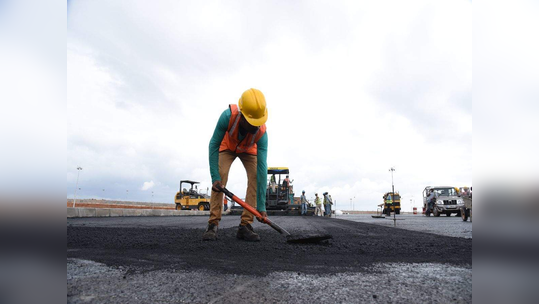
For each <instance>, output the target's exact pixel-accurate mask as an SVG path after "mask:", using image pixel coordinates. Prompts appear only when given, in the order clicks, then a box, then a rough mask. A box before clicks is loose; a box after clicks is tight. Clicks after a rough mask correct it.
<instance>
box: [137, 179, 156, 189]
mask: <svg viewBox="0 0 539 304" xmlns="http://www.w3.org/2000/svg"><path fill="white" fill-rule="evenodd" d="M153 186H154V182H153V181H149V182H144V184H143V185H142V187H141V188H140V190H142V191H146V190H150V189H151V188H153Z"/></svg>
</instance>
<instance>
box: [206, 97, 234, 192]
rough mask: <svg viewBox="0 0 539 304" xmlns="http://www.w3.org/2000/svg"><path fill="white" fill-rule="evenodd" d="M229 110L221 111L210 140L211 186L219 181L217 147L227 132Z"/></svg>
mask: <svg viewBox="0 0 539 304" xmlns="http://www.w3.org/2000/svg"><path fill="white" fill-rule="evenodd" d="M231 115H232V113H231V112H230V108H229V109H226V110H225V111H223V113H222V114H221V117H219V121H217V126H215V130H214V131H213V136H212V137H211V140H210V153H209V154H210V174H211V182H212V184H213V183H215V182H216V181H220V180H221V175H219V147H220V146H221V142H222V141H223V138H224V137H225V134H226V131H227V130H228V122H229V121H230V116H231Z"/></svg>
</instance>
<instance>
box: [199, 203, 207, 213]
mask: <svg viewBox="0 0 539 304" xmlns="http://www.w3.org/2000/svg"><path fill="white" fill-rule="evenodd" d="M205 209H206V207H204V204H198V210H200V211H204V210H205Z"/></svg>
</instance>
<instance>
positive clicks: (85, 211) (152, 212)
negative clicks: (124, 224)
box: [67, 207, 210, 218]
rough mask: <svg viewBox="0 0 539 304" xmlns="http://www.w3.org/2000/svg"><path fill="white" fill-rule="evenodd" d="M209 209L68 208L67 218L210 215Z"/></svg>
mask: <svg viewBox="0 0 539 304" xmlns="http://www.w3.org/2000/svg"><path fill="white" fill-rule="evenodd" d="M209 215H210V212H209V211H199V210H163V209H120V208H78V207H77V208H67V218H76V217H120V216H209Z"/></svg>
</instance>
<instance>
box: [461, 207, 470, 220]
mask: <svg viewBox="0 0 539 304" xmlns="http://www.w3.org/2000/svg"><path fill="white" fill-rule="evenodd" d="M460 217H461V218H462V220H463V221H464V222H466V221H468V210H467V209H464V210H462V211H461V212H460Z"/></svg>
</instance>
